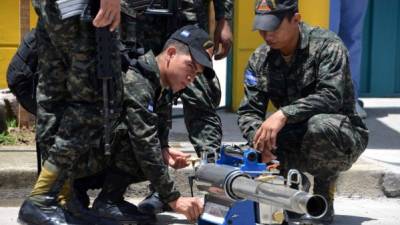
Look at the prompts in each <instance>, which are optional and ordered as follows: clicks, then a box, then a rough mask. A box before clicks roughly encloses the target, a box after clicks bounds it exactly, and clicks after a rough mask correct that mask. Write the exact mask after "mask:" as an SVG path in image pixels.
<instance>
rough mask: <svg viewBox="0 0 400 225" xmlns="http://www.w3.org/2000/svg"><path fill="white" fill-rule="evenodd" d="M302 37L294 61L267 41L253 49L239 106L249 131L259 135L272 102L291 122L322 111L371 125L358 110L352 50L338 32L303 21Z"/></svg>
mask: <svg viewBox="0 0 400 225" xmlns="http://www.w3.org/2000/svg"><path fill="white" fill-rule="evenodd" d="M299 29H300V39H299V43H298V46H297V49H296V51H295V53H294V55H293V57H292V59H291V62H290V63H286V62H285V60H284V58H283V56H282V55H281V53H280V52H279V51H277V50H273V49H271V48H270V47H269V46H268V45H266V44H263V45H261V46H260V47H258V48H257V49H256V50H255V52H254V53H253V54H252V55H251V57H250V59H249V62H248V65H247V68H246V70H245V98H244V99H243V101H242V103H241V106H240V108H239V110H238V114H239V120H238V122H239V127H240V129H241V130H242V133H243V135H244V137H245V138H246V139H247V140H248V141H249V143H252V142H253V137H254V134H255V132H256V131H257V129H258V128H259V126H260V125H261V123H262V122H263V121H264V120H265V117H266V110H267V105H268V102H269V101H271V102H272V104H273V105H274V106H275V107H276V108H278V109H280V110H281V111H282V112H283V113H284V114H285V115H286V117H287V124H295V123H300V122H304V121H306V120H308V119H309V118H311V117H312V116H314V115H317V114H322V113H323V114H341V115H345V116H347V117H349V119H350V121H352V123H353V125H355V126H361V127H365V124H363V122H362V120H361V119H360V118H359V116H358V115H357V114H356V112H355V110H354V95H353V84H352V80H351V75H350V71H349V65H348V52H347V49H346V48H345V46H344V45H343V43H342V42H341V40H340V39H339V38H338V37H337V36H336V35H335V34H334V33H332V32H329V31H326V30H323V29H320V28H315V27H311V26H309V25H307V24H305V23H301V24H300V25H299Z"/></svg>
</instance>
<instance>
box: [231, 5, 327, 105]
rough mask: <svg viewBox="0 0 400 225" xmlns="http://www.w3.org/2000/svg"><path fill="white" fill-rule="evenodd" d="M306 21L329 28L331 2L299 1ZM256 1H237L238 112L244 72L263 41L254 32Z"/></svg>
mask: <svg viewBox="0 0 400 225" xmlns="http://www.w3.org/2000/svg"><path fill="white" fill-rule="evenodd" d="M299 11H300V13H301V15H302V18H303V20H304V21H306V22H307V23H309V24H312V25H318V26H322V27H325V28H328V26H329V0H299ZM253 17H254V1H250V0H236V1H235V18H234V47H233V68H232V71H233V72H232V73H233V74H232V75H233V76H232V85H233V86H232V110H234V111H236V110H237V108H238V107H239V104H240V101H241V100H242V98H243V72H244V68H245V66H246V64H247V60H248V58H249V56H250V54H251V53H252V52H253V51H254V50H255V49H256V48H257V47H258V46H259V45H260V44H261V43H263V40H262V39H261V38H260V36H259V35H258V33H257V32H253V31H252V27H253V26H252V23H253Z"/></svg>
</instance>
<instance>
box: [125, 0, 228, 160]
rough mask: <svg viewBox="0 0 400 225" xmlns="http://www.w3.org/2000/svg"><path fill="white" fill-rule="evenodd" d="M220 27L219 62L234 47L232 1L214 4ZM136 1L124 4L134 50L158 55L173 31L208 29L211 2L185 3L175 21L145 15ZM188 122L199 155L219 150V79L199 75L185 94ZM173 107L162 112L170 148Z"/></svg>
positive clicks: (127, 39) (216, 40)
mask: <svg viewBox="0 0 400 225" xmlns="http://www.w3.org/2000/svg"><path fill="white" fill-rule="evenodd" d="M213 2H214V8H215V19H216V21H217V28H216V30H215V32H214V43H215V46H216V48H218V46H220V44H221V45H222V50H221V52H220V53H219V54H218V53H217V54H216V59H219V58H223V57H225V56H226V55H227V54H228V52H229V49H230V46H231V41H232V40H231V39H232V34H231V31H230V27H229V21H230V20H231V19H232V7H233V1H232V0H218V1H213ZM134 3H135V1H134V0H125V1H122V11H123V15H122V22H121V40H122V42H123V43H124V44H125V45H126V46H128V47H131V48H140V47H142V48H144V49H145V51H147V50H150V49H151V50H153V51H154V53H155V54H157V53H159V52H160V51H161V50H162V47H163V44H164V43H165V41H166V39H167V38H168V36H169V35H170V34H171V31H174V30H175V29H177V28H178V27H181V26H184V25H187V24H197V25H199V27H201V28H202V29H204V30H208V18H209V17H208V9H209V4H210V1H203V0H182V1H181V9H180V10H179V12H177V13H176V14H175V15H174V17H175V21H174V22H172V23H171V20H174V18H171V17H166V16H157V15H151V14H145V13H144V10H145V7H142V8H138V7H137V6H134V5H135V4H134ZM171 26H173V27H171ZM181 99H182V103H183V108H184V116H185V123H186V126H187V128H188V132H189V138H190V141H191V142H192V144H193V145H194V147H195V150H196V152H197V154H198V155H200V152H201V151H207V152H213V151H215V150H216V149H219V147H220V144H221V139H222V129H221V120H220V118H219V116H218V115H217V113H216V108H217V107H218V106H219V103H220V99H221V90H220V84H219V81H218V78H217V77H214V78H213V79H212V80H207V79H206V78H205V77H204V76H199V77H198V78H196V80H195V81H194V82H193V84H191V85H189V87H188V88H186V89H185V90H184V91H183V93H182V95H181ZM171 107H172V106H169V107H166V108H165V109H162V110H163V111H165V115H166V116H167V119H166V123H165V124H164V125H163V126H164V127H165V132H164V134H163V138H162V143H161V144H162V145H163V147H168V145H167V144H168V130H169V128H170V126H171Z"/></svg>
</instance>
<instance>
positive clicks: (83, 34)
mask: <svg viewBox="0 0 400 225" xmlns="http://www.w3.org/2000/svg"><path fill="white" fill-rule="evenodd" d="M54 2H55V1H50V0H40V1H38V0H34V1H33V5H34V7H35V10H36V12H37V13H38V15H39V22H38V24H37V32H36V39H37V44H38V58H39V63H38V64H39V65H38V67H39V81H38V85H37V108H38V111H37V130H36V138H37V142H38V147H39V148H40V149H41V151H42V153H43V154H42V156H43V159H44V160H49V161H50V162H51V163H53V164H55V165H57V166H60V167H62V168H68V169H69V170H70V169H72V168H73V167H76V166H78V160H79V159H80V158H81V156H82V155H84V154H85V153H87V152H88V151H89V149H90V148H91V147H92V145H93V144H94V145H95V146H98V145H99V141H97V142H96V140H99V139H100V138H101V136H102V130H103V117H102V114H101V110H102V95H101V93H102V92H101V88H98V87H101V86H98V81H97V79H96V78H95V74H96V61H95V59H96V48H95V36H94V34H95V33H94V27H93V26H92V24H91V22H90V21H85V22H84V21H80V18H79V16H78V17H72V18H68V19H65V20H61V19H60V15H59V12H58V9H57V7H56V6H55V3H54ZM114 59H115V65H114V66H115V69H116V70H117V71H120V61H119V53H118V52H116V54H115V55H114ZM114 84H115V85H120V84H121V83H120V82H115V83H114ZM118 88H120V86H118V87H111V88H110V89H112V90H118ZM118 96H121V93H119V92H118V91H117V92H116V94H115V98H116V99H120V97H118ZM115 102H117V101H115ZM97 149H99V148H97Z"/></svg>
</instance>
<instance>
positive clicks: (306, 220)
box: [300, 177, 337, 225]
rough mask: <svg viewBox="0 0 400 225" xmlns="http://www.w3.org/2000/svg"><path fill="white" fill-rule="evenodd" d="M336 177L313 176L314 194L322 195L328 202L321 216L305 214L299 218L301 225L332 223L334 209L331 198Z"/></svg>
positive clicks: (327, 224)
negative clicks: (328, 178) (314, 216)
mask: <svg viewBox="0 0 400 225" xmlns="http://www.w3.org/2000/svg"><path fill="white" fill-rule="evenodd" d="M336 180H337V177H333V178H331V179H330V180H327V179H322V178H318V177H315V178H314V194H319V195H321V196H323V197H324V198H325V199H326V201H327V202H328V208H327V212H326V214H325V215H324V216H322V217H321V218H312V217H311V216H309V215H305V216H303V217H302V218H301V220H300V224H301V225H311V224H317V225H329V224H332V223H333V219H334V216H335V210H334V207H333V200H334V195H335V189H336Z"/></svg>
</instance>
